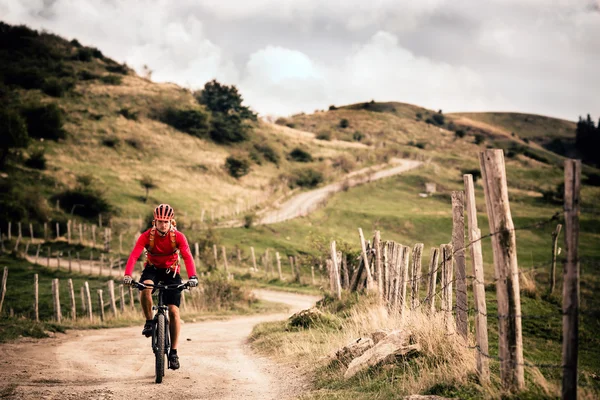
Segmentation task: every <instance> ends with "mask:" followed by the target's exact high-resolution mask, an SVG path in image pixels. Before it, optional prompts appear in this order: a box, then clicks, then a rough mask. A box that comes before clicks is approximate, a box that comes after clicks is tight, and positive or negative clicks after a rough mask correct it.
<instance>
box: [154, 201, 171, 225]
mask: <svg viewBox="0 0 600 400" xmlns="http://www.w3.org/2000/svg"><path fill="white" fill-rule="evenodd" d="M174 217H175V212H174V211H173V207H171V206H170V205H168V204H160V205H159V206H158V207H156V208H155V209H154V219H155V220H157V221H171V220H172V219H173V218H174Z"/></svg>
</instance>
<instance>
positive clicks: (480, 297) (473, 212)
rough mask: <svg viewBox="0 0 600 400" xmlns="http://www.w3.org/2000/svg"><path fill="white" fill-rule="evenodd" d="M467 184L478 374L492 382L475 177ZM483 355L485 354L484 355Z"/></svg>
mask: <svg viewBox="0 0 600 400" xmlns="http://www.w3.org/2000/svg"><path fill="white" fill-rule="evenodd" d="M463 179H464V182H465V204H466V209H467V221H468V232H469V249H470V251H471V263H472V267H473V268H472V271H473V276H474V277H475V278H474V279H473V297H474V299H475V308H476V310H475V340H476V342H477V346H479V351H478V352H477V354H476V356H477V372H478V373H479V378H480V380H481V381H482V382H488V381H489V380H490V368H489V360H488V357H487V356H488V355H489V345H488V331H487V305H486V303H485V280H484V275H483V255H482V252H481V240H480V239H481V231H480V230H479V224H478V222H477V206H476V204H475V186H474V184H473V175H470V174H466V175H463ZM482 353H483V354H482Z"/></svg>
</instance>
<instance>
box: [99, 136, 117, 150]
mask: <svg viewBox="0 0 600 400" xmlns="http://www.w3.org/2000/svg"><path fill="white" fill-rule="evenodd" d="M102 144H103V145H104V146H106V147H110V148H113V149H114V148H115V147H117V145H118V144H119V138H117V137H108V138H104V139H102Z"/></svg>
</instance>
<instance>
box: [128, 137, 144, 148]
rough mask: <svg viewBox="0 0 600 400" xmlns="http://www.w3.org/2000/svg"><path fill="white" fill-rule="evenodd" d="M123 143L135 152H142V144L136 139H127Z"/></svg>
mask: <svg viewBox="0 0 600 400" xmlns="http://www.w3.org/2000/svg"><path fill="white" fill-rule="evenodd" d="M125 143H127V144H128V145H130V146H131V147H133V148H134V149H137V150H142V149H143V148H144V145H143V144H142V142H141V141H140V140H139V139H137V138H127V139H125Z"/></svg>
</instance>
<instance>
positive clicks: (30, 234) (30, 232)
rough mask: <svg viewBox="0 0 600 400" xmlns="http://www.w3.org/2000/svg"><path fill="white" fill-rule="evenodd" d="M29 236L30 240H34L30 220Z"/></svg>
mask: <svg viewBox="0 0 600 400" xmlns="http://www.w3.org/2000/svg"><path fill="white" fill-rule="evenodd" d="M29 236H30V237H31V241H32V242H33V241H34V240H35V237H34V236H33V224H32V223H31V222H30V223H29Z"/></svg>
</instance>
